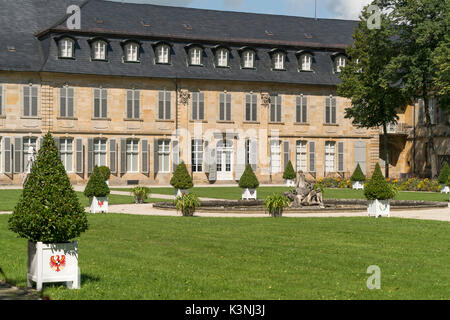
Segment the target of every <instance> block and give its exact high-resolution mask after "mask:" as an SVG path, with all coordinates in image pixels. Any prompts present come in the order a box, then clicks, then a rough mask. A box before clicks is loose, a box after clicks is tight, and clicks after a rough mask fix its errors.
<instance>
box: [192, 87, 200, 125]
mask: <svg viewBox="0 0 450 320" xmlns="http://www.w3.org/2000/svg"><path fill="white" fill-rule="evenodd" d="M198 96H199V93H198V92H193V93H192V120H198V98H199V97H198Z"/></svg>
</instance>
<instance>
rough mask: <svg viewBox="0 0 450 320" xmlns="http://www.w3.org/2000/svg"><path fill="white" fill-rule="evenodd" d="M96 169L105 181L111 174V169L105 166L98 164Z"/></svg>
mask: <svg viewBox="0 0 450 320" xmlns="http://www.w3.org/2000/svg"><path fill="white" fill-rule="evenodd" d="M98 170H99V171H100V174H101V175H102V176H103V177H104V178H105V181H106V180H109V177H110V176H111V170H110V169H109V168H108V167H107V166H100V167H98Z"/></svg>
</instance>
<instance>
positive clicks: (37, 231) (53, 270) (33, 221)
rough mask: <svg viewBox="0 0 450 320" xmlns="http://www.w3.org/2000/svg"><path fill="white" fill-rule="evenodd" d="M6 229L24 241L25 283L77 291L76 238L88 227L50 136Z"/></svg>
mask: <svg viewBox="0 0 450 320" xmlns="http://www.w3.org/2000/svg"><path fill="white" fill-rule="evenodd" d="M8 226H9V229H10V230H12V231H13V232H15V233H17V234H18V235H19V236H20V237H22V238H25V239H27V240H28V273H27V285H28V287H31V286H32V282H35V283H36V289H37V290H38V291H40V290H42V285H43V283H47V282H65V283H66V285H67V286H68V287H69V288H72V289H78V288H79V287H80V271H79V268H78V241H73V239H75V238H78V237H79V236H80V234H81V233H82V232H84V231H86V230H87V229H88V221H87V217H86V213H85V211H84V209H83V207H82V206H81V204H80V202H79V199H78V197H77V195H76V193H75V191H74V190H73V188H72V186H71V185H70V181H69V178H68V177H67V174H66V171H65V169H64V165H63V164H62V162H61V159H60V156H59V152H58V148H57V147H56V144H55V142H54V140H53V137H52V136H51V134H50V133H47V134H46V135H45V137H44V139H43V142H42V147H41V148H40V149H39V153H38V156H37V159H36V161H35V162H34V165H33V168H32V169H31V172H30V175H29V177H28V179H27V182H26V184H25V186H24V189H23V191H22V195H21V197H20V199H19V202H18V203H17V205H16V207H15V208H14V211H13V214H12V215H11V217H10V218H9V221H8Z"/></svg>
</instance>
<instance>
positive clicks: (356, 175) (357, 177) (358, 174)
mask: <svg viewBox="0 0 450 320" xmlns="http://www.w3.org/2000/svg"><path fill="white" fill-rule="evenodd" d="M350 180H351V181H360V182H363V181H366V176H365V175H364V173H363V171H362V170H361V167H360V166H359V163H358V164H357V165H356V168H355V171H354V172H353V174H352V176H351V178H350Z"/></svg>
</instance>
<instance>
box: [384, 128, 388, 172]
mask: <svg viewBox="0 0 450 320" xmlns="http://www.w3.org/2000/svg"><path fill="white" fill-rule="evenodd" d="M383 133H384V135H383V142H384V161H385V172H384V175H385V178H389V144H388V136H387V124H386V122H385V123H383Z"/></svg>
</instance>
